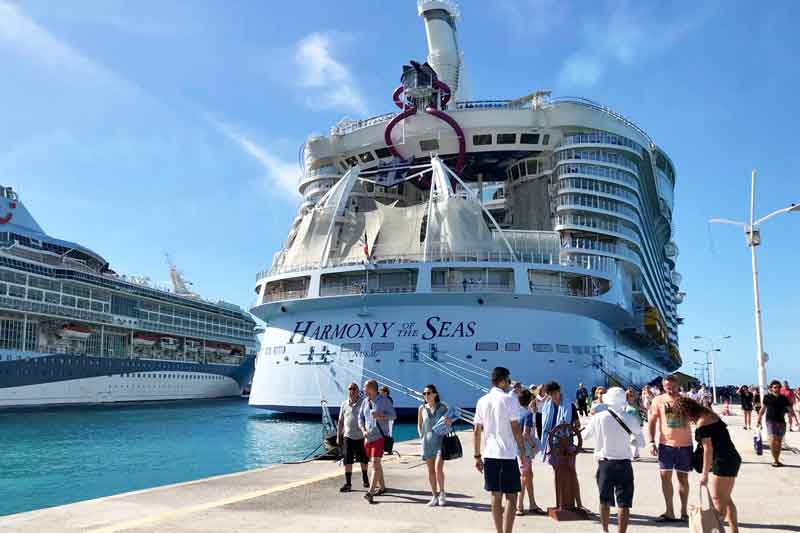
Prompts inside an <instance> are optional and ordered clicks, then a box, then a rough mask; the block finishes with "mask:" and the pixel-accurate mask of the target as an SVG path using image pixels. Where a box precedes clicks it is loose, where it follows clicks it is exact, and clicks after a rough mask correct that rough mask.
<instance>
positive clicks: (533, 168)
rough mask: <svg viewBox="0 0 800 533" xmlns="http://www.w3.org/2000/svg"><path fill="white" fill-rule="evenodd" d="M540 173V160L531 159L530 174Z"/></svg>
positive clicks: (529, 162) (529, 164)
mask: <svg viewBox="0 0 800 533" xmlns="http://www.w3.org/2000/svg"><path fill="white" fill-rule="evenodd" d="M538 173H539V161H538V160H537V159H531V160H529V161H528V175H529V176H530V175H532V174H538Z"/></svg>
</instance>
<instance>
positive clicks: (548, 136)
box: [542, 135, 550, 146]
mask: <svg viewBox="0 0 800 533" xmlns="http://www.w3.org/2000/svg"><path fill="white" fill-rule="evenodd" d="M542 144H543V145H545V146H547V145H548V144H550V135H545V136H544V138H543V139H542Z"/></svg>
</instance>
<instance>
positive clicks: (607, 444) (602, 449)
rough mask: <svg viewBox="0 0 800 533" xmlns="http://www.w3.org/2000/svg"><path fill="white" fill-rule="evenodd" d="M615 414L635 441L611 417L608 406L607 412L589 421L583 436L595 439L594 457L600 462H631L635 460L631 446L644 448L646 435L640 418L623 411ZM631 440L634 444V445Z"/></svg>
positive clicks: (618, 410) (598, 414)
mask: <svg viewBox="0 0 800 533" xmlns="http://www.w3.org/2000/svg"><path fill="white" fill-rule="evenodd" d="M614 412H615V413H616V414H617V416H619V417H620V418H621V419H622V421H623V422H625V425H626V426H628V429H630V430H631V433H632V436H633V437H635V439H631V435H628V433H627V432H626V431H625V430H624V429H622V426H621V425H620V423H619V422H617V421H616V420H615V419H614V417H613V416H611V413H609V412H608V408H607V406H606V410H605V411H601V412H599V413H597V414H596V415H595V416H593V417H592V418H590V419H589V425H588V427H587V428H586V431H585V432H584V434H583V438H584V439H588V438H590V437H595V446H594V456H595V457H596V458H597V460H598V461H599V460H602V459H613V460H628V461H630V460H631V459H633V450H631V444H635V445H636V446H638V447H642V446H644V435H643V434H642V426H641V425H640V421H639V419H638V417H636V416H634V415H631V414H629V413H626V412H624V411H623V410H622V409H617V410H616V411H614ZM631 440H634V442H633V443H632V442H631Z"/></svg>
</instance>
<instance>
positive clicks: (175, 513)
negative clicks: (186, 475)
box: [89, 469, 342, 533]
mask: <svg viewBox="0 0 800 533" xmlns="http://www.w3.org/2000/svg"><path fill="white" fill-rule="evenodd" d="M341 475H342V472H341V470H340V469H336V470H335V471H331V472H328V473H326V474H320V475H318V476H314V477H310V478H306V479H301V480H299V481H293V482H291V483H286V484H284V485H278V486H275V487H270V488H268V489H264V490H256V491H251V492H245V493H243V494H239V495H236V496H230V497H228V498H222V499H220V500H215V501H211V502H207V503H201V504H197V505H190V506H188V507H179V508H178V509H173V510H171V511H165V512H163V513H158V514H154V515H150V516H146V517H144V518H139V519H136V520H127V521H125V522H119V523H117V524H113V525H110V526H106V527H101V528H98V529H91V530H89V531H90V532H91V533H116V532H117V531H125V530H126V529H134V528H138V527H144V526H149V525H152V524H155V523H156V522H162V521H164V520H170V519H172V518H177V517H180V516H186V515H189V514H193V513H199V512H202V511H207V510H209V509H215V508H217V507H224V506H225V505H231V504H233V503H239V502H243V501H246V500H252V499H254V498H260V497H262V496H269V495H270V494H276V493H278V492H284V491H287V490H291V489H296V488H298V487H304V486H306V485H311V484H313V483H318V482H320V481H325V480H328V479H331V478H334V477H338V476H341Z"/></svg>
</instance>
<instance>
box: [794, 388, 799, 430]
mask: <svg viewBox="0 0 800 533" xmlns="http://www.w3.org/2000/svg"><path fill="white" fill-rule="evenodd" d="M794 418H795V420H797V421H798V425H799V426H800V387H797V388H796V389H795V390H794Z"/></svg>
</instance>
